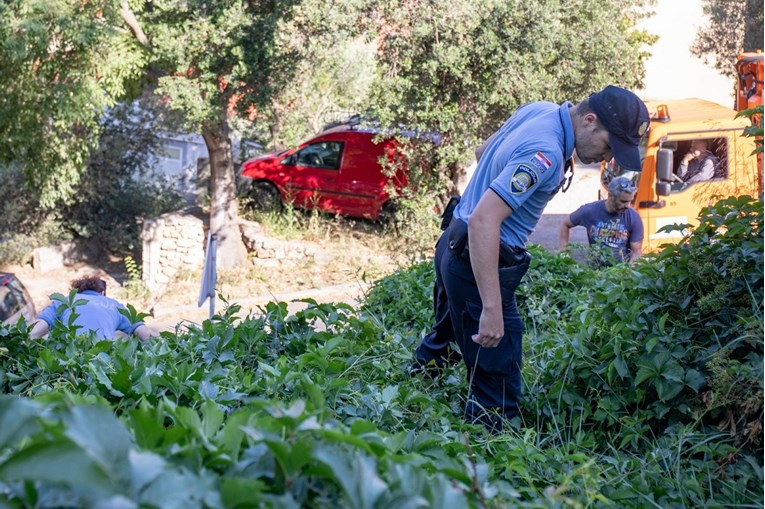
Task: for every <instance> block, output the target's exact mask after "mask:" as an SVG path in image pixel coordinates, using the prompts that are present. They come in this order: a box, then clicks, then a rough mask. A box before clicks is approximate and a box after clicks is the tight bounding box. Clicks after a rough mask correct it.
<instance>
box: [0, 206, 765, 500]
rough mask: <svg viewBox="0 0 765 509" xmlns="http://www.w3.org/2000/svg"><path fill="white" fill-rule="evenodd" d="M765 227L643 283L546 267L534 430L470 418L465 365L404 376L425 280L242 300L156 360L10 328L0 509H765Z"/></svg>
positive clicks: (545, 260) (539, 306)
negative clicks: (465, 414)
mask: <svg viewBox="0 0 765 509" xmlns="http://www.w3.org/2000/svg"><path fill="white" fill-rule="evenodd" d="M761 222H762V204H760V203H757V202H754V201H752V200H748V199H729V200H726V201H723V202H721V203H719V204H717V205H715V206H714V207H711V208H708V209H706V210H705V212H704V215H703V216H702V224H701V225H700V226H699V227H698V228H697V229H696V230H695V232H694V233H693V234H692V235H691V236H689V237H688V238H686V239H685V240H684V241H683V242H682V243H681V244H679V245H677V246H670V247H668V248H666V249H665V250H664V251H663V252H662V253H660V254H658V255H655V256H650V257H647V258H646V259H645V260H644V261H642V262H641V263H639V264H638V265H637V266H635V267H630V266H627V265H617V266H614V267H609V268H603V269H591V268H587V267H582V266H579V265H578V264H577V263H576V262H574V261H573V260H572V259H571V258H570V257H569V256H568V255H567V254H565V253H563V254H549V253H546V252H544V251H542V250H539V249H536V248H534V249H533V250H534V257H535V261H534V264H533V266H532V267H531V269H530V271H529V274H528V276H527V277H528V279H527V280H526V283H525V284H524V285H522V288H521V290H520V291H519V295H518V298H519V300H522V307H521V311H522V313H523V314H524V315H525V316H524V319H525V320H526V325H527V332H526V335H525V340H524V342H525V355H526V357H525V365H524V370H523V374H524V378H525V381H526V389H527V390H526V401H525V402H524V404H523V410H522V421H523V423H522V425H521V427H520V428H519V429H507V430H505V432H504V433H502V434H499V435H489V434H487V433H486V432H485V431H484V430H483V428H481V427H476V426H472V425H468V424H465V422H464V421H463V419H462V411H463V410H462V409H463V404H464V401H465V396H466V394H467V387H466V384H465V380H464V368H462V367H461V366H457V367H455V368H454V369H447V370H445V372H444V373H443V374H442V375H441V376H439V377H438V378H437V379H436V380H430V379H428V378H425V377H419V376H418V377H410V376H409V374H408V366H409V362H410V360H411V354H412V349H413V346H414V344H413V343H414V342H415V341H416V340H417V339H419V337H420V336H421V334H423V333H424V331H426V330H427V328H428V327H429V326H430V320H431V319H432V317H430V316H429V315H430V314H431V313H432V311H431V310H430V308H431V306H432V302H431V301H430V300H431V297H430V292H431V290H432V278H433V271H432V265H431V264H429V263H418V264H415V265H414V266H413V267H412V268H411V269H409V270H401V271H399V272H398V273H397V274H396V275H394V276H391V277H389V278H385V279H384V280H381V281H380V282H378V283H376V284H375V285H374V287H373V289H372V290H371V291H370V294H369V297H368V299H367V302H366V304H365V307H364V310H363V311H362V312H357V311H356V310H354V309H353V308H351V307H350V306H348V305H345V304H337V305H333V304H317V303H316V302H313V301H310V300H309V301H306V303H307V304H308V307H307V308H306V309H304V310H303V311H300V312H298V313H295V314H294V315H290V314H289V313H288V311H287V309H288V308H287V304H286V303H270V304H268V305H267V306H265V307H264V308H263V309H261V310H260V311H259V312H258V313H256V314H253V315H249V316H246V317H239V312H240V308H239V306H237V305H235V304H234V305H230V306H228V307H227V308H226V309H225V310H224V311H223V312H222V313H221V314H219V315H216V316H215V317H213V318H212V319H211V320H206V321H204V322H203V323H202V324H201V326H197V325H190V326H188V327H187V328H185V329H182V328H181V327H180V326H179V327H178V329H177V331H176V332H175V333H167V332H165V333H163V335H162V338H161V339H159V340H156V341H153V342H147V343H141V342H139V341H138V340H136V339H135V338H130V339H126V340H123V341H116V342H109V341H99V340H98V338H97V337H95V336H94V335H90V336H88V335H77V334H76V331H74V330H72V329H71V328H70V327H66V326H57V327H55V328H54V330H53V331H52V332H51V334H50V337H49V338H48V339H47V340H45V341H30V340H29V339H28V328H27V325H26V324H25V323H23V322H21V323H20V324H18V325H17V326H13V327H7V326H0V340H1V341H2V349H0V392H1V393H6V394H8V395H9V396H6V397H0V450H2V454H0V504H3V505H8V506H10V507H32V506H35V507H55V506H59V507H60V506H67V507H80V506H97V505H99V506H108V505H117V504H119V505H124V506H154V507H164V506H171V505H172V506H182V507H232V508H233V507H252V506H258V507H260V506H263V507H278V508H282V507H283V508H288V507H353V508H356V507H370V508H371V507H457V508H462V507H480V508H484V507H486V508H500V507H529V508H531V507H533V508H543V507H636V508H642V507H697V506H698V507H730V506H744V507H754V506H761V505H762V503H763V496H762V483H763V474H762V471H763V455H762V302H763V299H762V285H763V281H762V269H763V267H762V265H763V264H762V242H763V241H762V229H761ZM707 262H711V263H707ZM690 270H694V271H696V272H694V273H690V272H689V271H690ZM711 293H714V298H715V299H716V301H717V302H718V303H719V306H718V307H717V308H715V309H713V308H712V307H711V306H710V304H709V299H708V298H707V296H708V295H710V294H711ZM72 298H73V297H72V296H70V297H69V298H67V297H64V296H61V299H63V300H64V301H65V303H66V304H67V305H71V302H70V301H71V299H72ZM130 311H131V314H132V315H133V316H140V315H137V314H136V313H135V310H130ZM73 465H74V466H76V467H77V468H72V466H73ZM178 486H183V488H182V489H179V488H178Z"/></svg>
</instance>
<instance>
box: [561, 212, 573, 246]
mask: <svg viewBox="0 0 765 509" xmlns="http://www.w3.org/2000/svg"><path fill="white" fill-rule="evenodd" d="M574 226H575V225H574V223H572V222H571V216H570V215H568V216H566V218H565V219H564V220H563V221H561V223H560V227H559V228H558V251H563V250H564V249H566V244H568V239H569V233H570V230H571V228H573V227H574Z"/></svg>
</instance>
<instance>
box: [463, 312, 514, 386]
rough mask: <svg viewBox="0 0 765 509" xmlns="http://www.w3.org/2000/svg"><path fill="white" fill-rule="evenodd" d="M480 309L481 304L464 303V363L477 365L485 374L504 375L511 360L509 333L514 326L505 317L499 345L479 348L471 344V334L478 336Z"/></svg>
mask: <svg viewBox="0 0 765 509" xmlns="http://www.w3.org/2000/svg"><path fill="white" fill-rule="evenodd" d="M481 309H482V307H481V304H479V303H477V302H473V301H470V300H467V301H465V309H464V310H463V311H462V330H463V335H464V342H465V343H466V344H467V345H469V347H468V348H465V349H463V355H464V358H465V362H469V363H471V364H473V363H474V364H477V365H478V367H479V368H480V369H481V370H483V371H484V372H486V373H491V374H495V375H501V374H505V373H507V370H508V369H509V367H510V366H511V362H512V360H513V345H511V341H512V336H513V334H511V331H512V330H515V328H516V324H515V323H512V321H511V322H510V323H508V320H507V317H505V321H504V324H505V334H504V336H503V337H502V339H501V340H500V341H499V344H497V346H496V347H494V348H481V347H480V346H479V345H478V344H476V343H474V342H473V334H478V326H479V324H480V321H481ZM518 334H519V333H518ZM466 354H467V355H466Z"/></svg>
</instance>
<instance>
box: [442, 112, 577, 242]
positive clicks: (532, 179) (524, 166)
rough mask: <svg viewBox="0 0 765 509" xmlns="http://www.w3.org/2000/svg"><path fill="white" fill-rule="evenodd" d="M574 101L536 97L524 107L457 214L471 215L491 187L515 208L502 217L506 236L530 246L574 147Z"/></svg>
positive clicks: (492, 149)
mask: <svg viewBox="0 0 765 509" xmlns="http://www.w3.org/2000/svg"><path fill="white" fill-rule="evenodd" d="M571 106H572V105H571V103H564V104H563V105H561V106H558V105H557V104H553V103H549V102H536V103H529V104H526V105H524V106H521V107H520V108H518V110H517V111H516V112H515V114H514V115H513V116H511V117H510V118H509V119H508V120H507V122H505V124H504V125H503V126H502V127H501V128H500V129H499V132H498V133H497V136H496V137H495V138H494V139H493V140H492V141H491V143H489V145H488V146H487V147H486V149H485V150H484V153H483V155H482V156H481V160H480V161H478V166H477V167H476V170H475V174H474V175H473V178H471V179H470V183H469V184H468V186H467V188H466V189H465V192H464V193H463V195H462V198H461V200H460V203H459V205H457V208H456V209H455V210H454V215H455V216H456V217H457V218H459V219H462V220H463V221H467V220H468V217H470V214H471V213H472V212H473V209H475V207H476V205H478V201H479V200H480V199H481V196H483V194H484V193H485V192H486V191H487V189H491V190H492V191H494V192H495V193H497V195H499V197H500V198H502V199H503V200H504V201H505V203H507V205H508V206H509V207H510V208H511V209H512V210H513V212H512V213H511V214H510V216H508V217H507V218H506V219H505V220H504V221H503V222H502V226H501V228H500V240H501V241H502V242H504V243H505V244H507V245H509V246H512V247H524V246H525V245H526V239H528V237H529V234H530V233H531V232H532V231H534V227H535V226H536V224H537V222H538V221H539V218H540V217H541V216H542V211H543V210H544V208H545V206H546V205H547V202H549V201H550V200H551V199H552V197H553V196H555V193H557V192H558V189H559V188H560V184H561V182H562V180H563V172H564V163H565V162H566V161H567V160H568V159H569V158H570V157H571V155H572V153H573V152H574V125H573V123H572V122H571V115H570V114H569V108H570V107H571Z"/></svg>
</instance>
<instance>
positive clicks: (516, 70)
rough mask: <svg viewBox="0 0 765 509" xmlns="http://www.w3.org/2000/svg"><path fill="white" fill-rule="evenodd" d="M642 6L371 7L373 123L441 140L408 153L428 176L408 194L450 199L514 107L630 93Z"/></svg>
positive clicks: (638, 71) (637, 67)
mask: <svg viewBox="0 0 765 509" xmlns="http://www.w3.org/2000/svg"><path fill="white" fill-rule="evenodd" d="M650 4H651V2H650V1H641V0H634V1H627V0H622V1H613V0H592V1H588V2H566V1H562V0H539V1H535V2H526V1H523V0H491V1H487V2H472V1H469V0H455V1H453V2H446V3H444V2H441V3H438V2H431V1H428V0H408V1H405V2H404V1H379V2H375V3H374V4H373V5H372V6H371V7H370V9H371V11H372V14H373V15H372V16H371V19H374V20H376V21H375V24H376V29H377V35H378V38H377V41H378V53H379V55H380V57H379V72H378V77H377V81H376V85H375V88H374V90H375V93H374V101H373V104H374V105H375V106H376V108H377V112H378V115H379V116H380V118H381V119H382V120H383V121H384V123H385V124H387V125H390V126H395V125H407V126H410V127H412V128H416V129H418V130H420V131H421V132H435V133H438V134H439V135H440V138H441V144H440V145H439V146H435V145H432V144H427V143H425V144H422V143H420V144H416V146H417V147H418V148H416V149H415V152H417V151H419V152H420V154H419V157H420V159H421V158H423V157H424V158H426V159H428V160H429V164H427V165H424V166H422V168H423V169H425V170H426V171H428V169H429V168H431V167H435V168H436V169H437V171H436V172H433V173H429V174H428V175H424V176H421V178H420V182H419V185H418V189H420V190H423V189H425V190H430V191H432V192H433V194H436V195H438V194H440V195H441V196H443V195H444V194H446V193H448V192H451V191H453V189H454V186H455V184H456V182H457V181H458V180H459V178H460V176H461V174H462V172H463V170H464V166H465V163H466V162H468V161H469V159H470V158H471V154H472V150H473V148H474V147H475V146H476V145H477V144H479V143H480V142H481V141H482V140H483V139H485V138H486V137H488V136H489V135H490V134H491V133H492V132H493V131H494V130H495V129H496V128H498V127H499V126H500V125H501V123H502V122H503V121H504V120H505V119H506V118H507V117H508V116H509V115H510V114H511V113H512V112H513V111H514V110H515V109H516V108H517V107H518V106H519V105H520V104H523V103H525V102H528V101H536V100H547V101H553V102H562V101H564V100H570V101H574V102H577V101H580V100H581V99H584V98H585V97H587V95H588V94H589V93H591V92H594V91H596V90H598V89H600V88H601V87H603V86H605V85H607V84H617V85H621V86H623V87H627V88H634V87H638V86H639V85H640V84H641V82H642V80H643V77H644V67H643V59H644V58H645V57H646V54H645V53H644V52H643V50H642V49H641V48H642V47H643V44H644V43H647V42H648V43H650V42H651V41H652V38H651V37H650V36H649V35H647V34H646V33H645V32H644V31H641V30H639V29H637V28H636V23H637V21H638V20H639V19H640V17H641V16H643V15H645V14H646V9H645V8H646V7H647V6H648V5H650ZM415 159H417V158H415ZM444 191H446V193H444ZM420 194H422V192H420Z"/></svg>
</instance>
